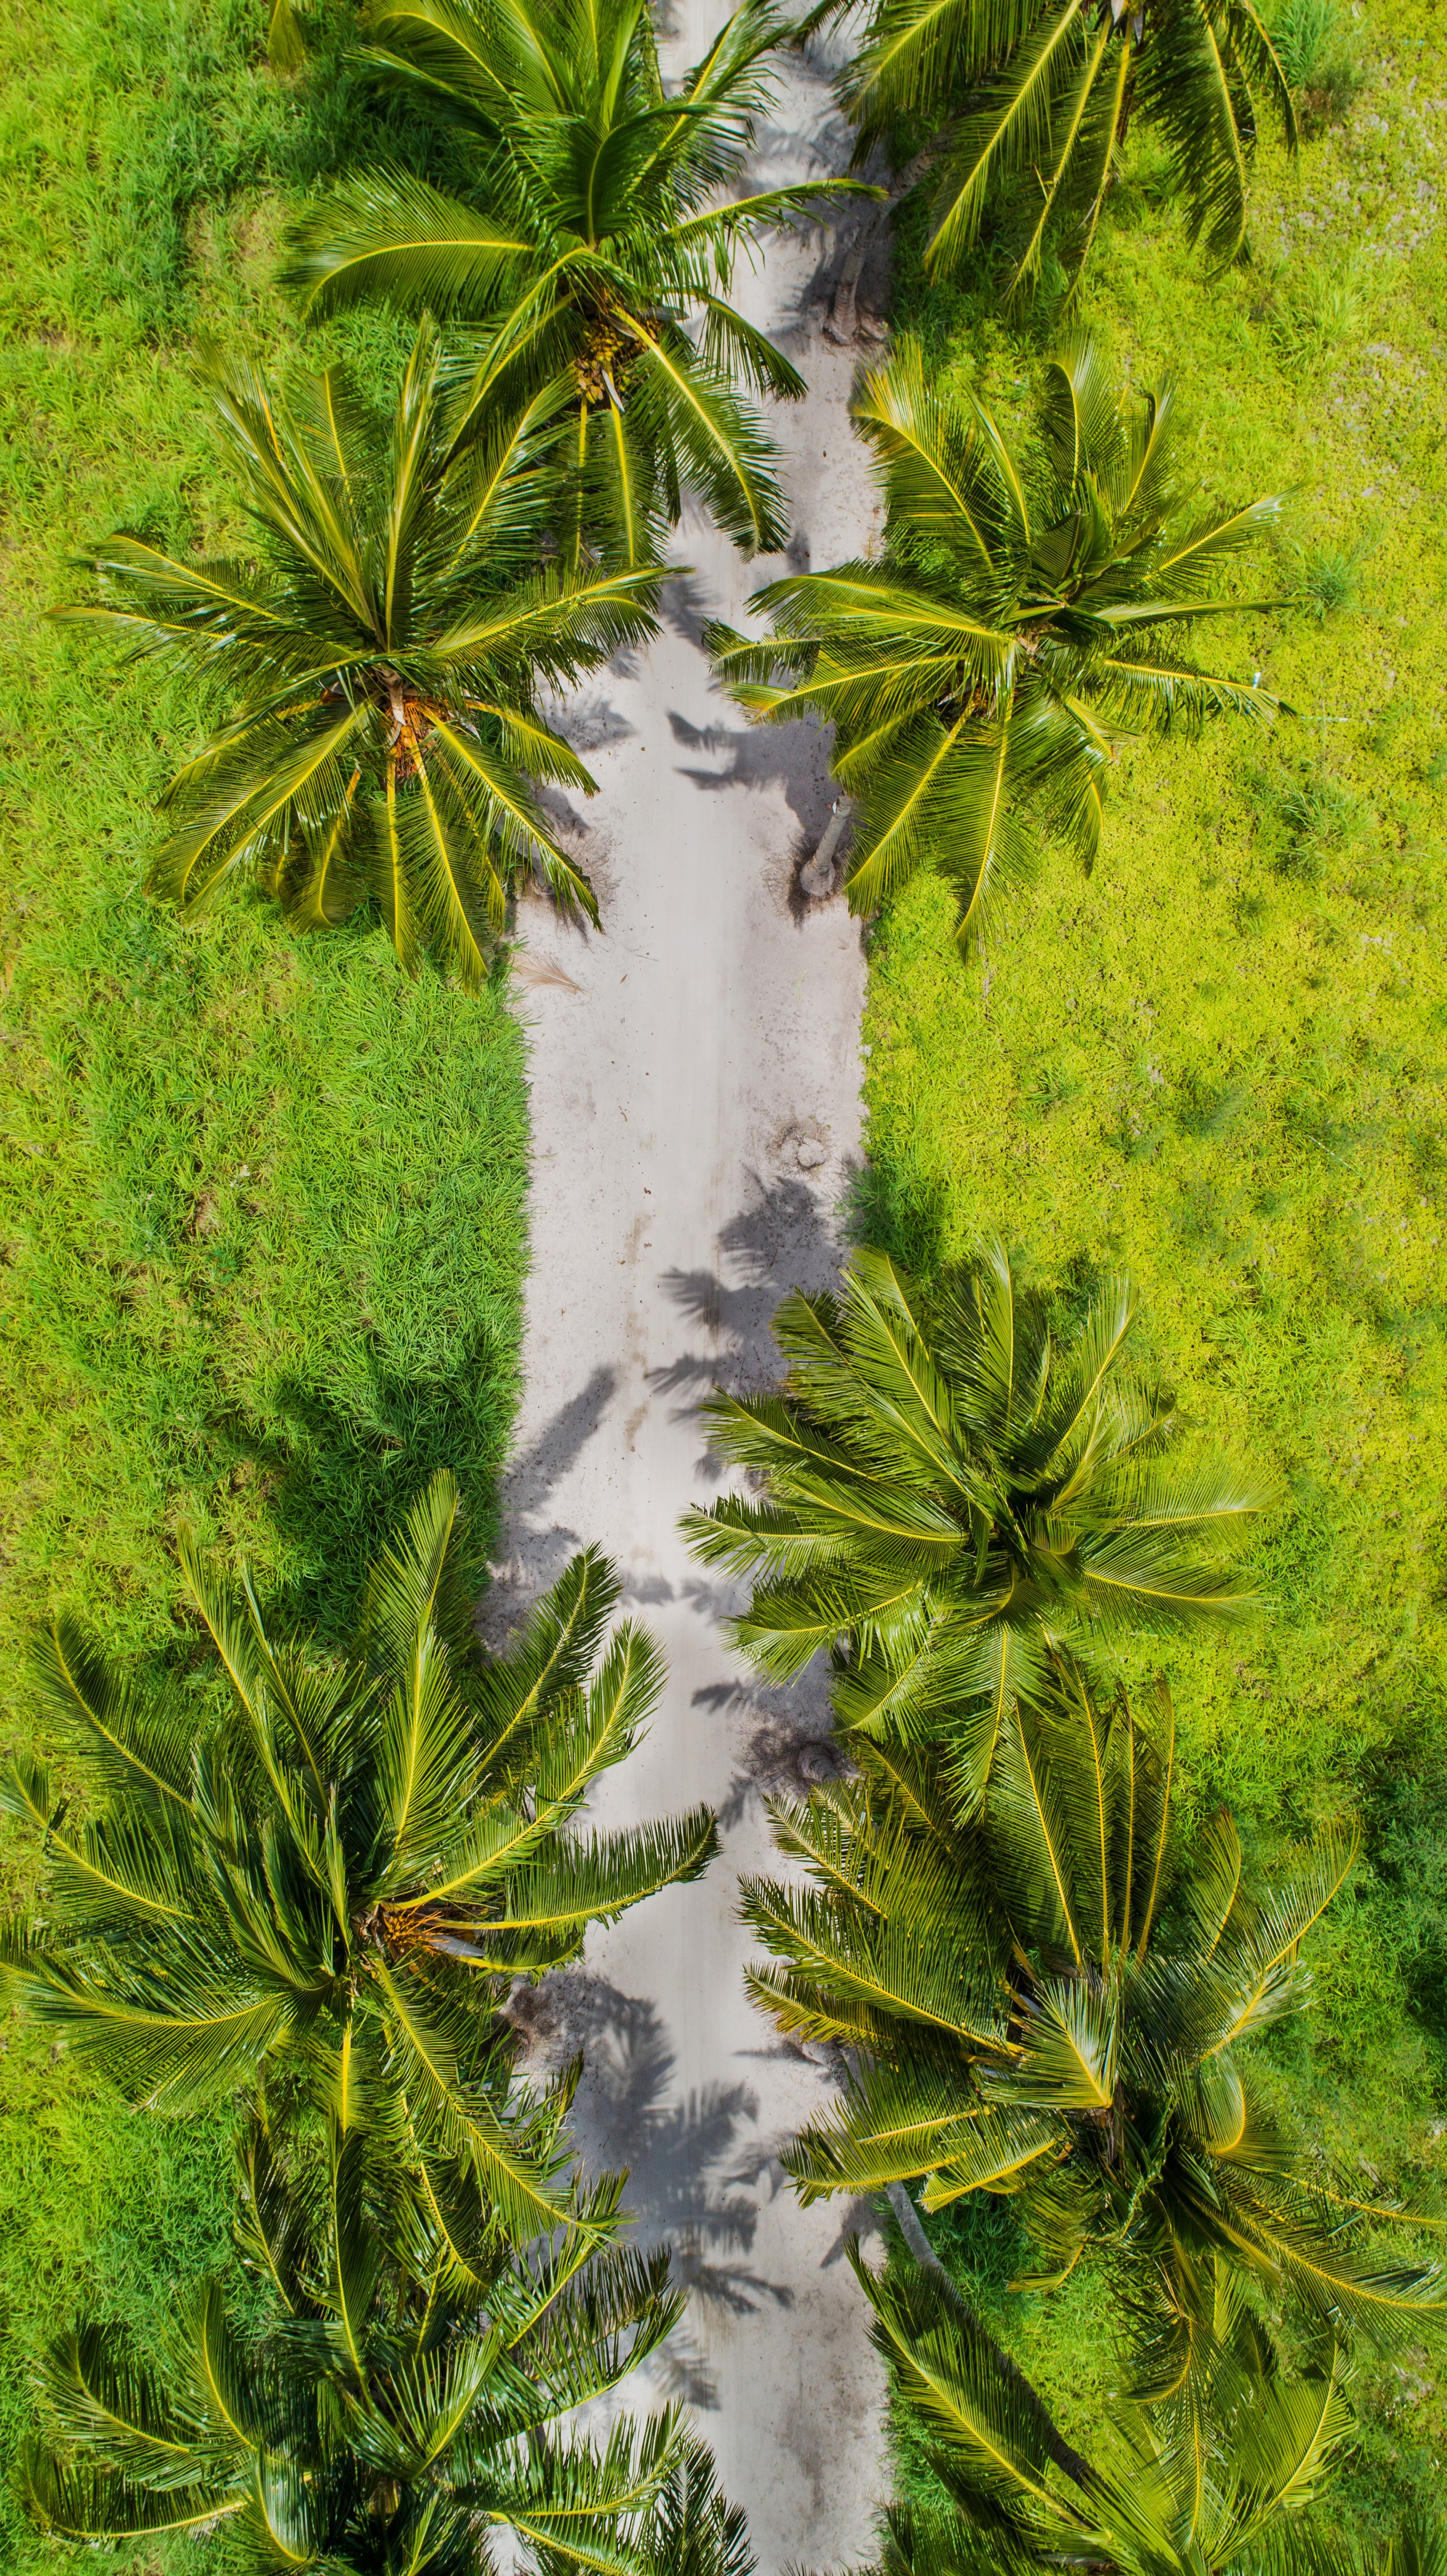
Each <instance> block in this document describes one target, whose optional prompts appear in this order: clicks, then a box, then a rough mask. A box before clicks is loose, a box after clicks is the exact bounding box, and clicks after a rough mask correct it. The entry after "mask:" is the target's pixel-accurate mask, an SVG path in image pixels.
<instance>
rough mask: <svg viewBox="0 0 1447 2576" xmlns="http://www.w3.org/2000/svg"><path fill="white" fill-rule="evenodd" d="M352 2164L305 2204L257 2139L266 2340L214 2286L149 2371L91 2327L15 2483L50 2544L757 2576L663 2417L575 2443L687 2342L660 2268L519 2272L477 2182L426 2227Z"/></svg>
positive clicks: (389, 2573) (662, 2264)
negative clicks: (615, 2394) (169, 2539)
mask: <svg viewBox="0 0 1447 2576" xmlns="http://www.w3.org/2000/svg"><path fill="white" fill-rule="evenodd" d="M360 2144H361V2141H360V2139H359V2138H358V2136H357V2133H356V2132H352V2133H350V2134H340V2133H338V2132H337V2131H335V2130H334V2131H333V2133H332V2136H331V2139H330V2141H329V2148H328V2152H327V2154H326V2155H325V2157H324V2158H323V2160H322V2165H321V2169H320V2170H319V2171H317V2172H315V2173H313V2174H312V2175H310V2176H308V2177H307V2178H306V2185H307V2187H306V2188H305V2189H304V2190H303V2189H297V2188H295V2187H293V2186H292V2184H291V2183H290V2181H289V2180H283V2178H282V2176H281V2174H280V2173H279V2172H278V2169H277V2166H276V2164H275V2162H274V2160H273V2158H272V2155H271V2152H270V2144H269V2140H268V2139H267V2137H266V2134H265V2132H264V2130H263V2131H253V2133H252V2135H251V2137H250V2139H249V2141H248V2146H247V2151H246V2155H245V2158H244V2164H245V2173H244V2183H245V2192H244V2200H243V2210H244V2217H243V2222H242V2226H241V2228H240V2230H239V2241H240V2245H241V2249H242V2251H243V2253H244V2254H245V2255H246V2256H247V2257H248V2258H249V2259H250V2261H251V2263H252V2264H253V2265H254V2266H255V2268H256V2270H257V2272H258V2274H259V2275H260V2278H261V2281H262V2284H263V2285H264V2293H265V2297H266V2304H265V2306H264V2309H263V2313H262V2321H261V2322H260V2323H259V2324H257V2323H255V2322H253V2321H248V2320H244V2319H243V2318H242V2317H238V2315H237V2314H235V2313H234V2312H230V2311H229V2310H228V2305H227V2300H226V2297H225V2294H224V2289H223V2285H222V2284H221V2282H220V2281H218V2280H212V2281H210V2282H207V2283H205V2284H204V2285H203V2286H202V2287H201V2289H200V2290H199V2291H198V2292H197V2293H196V2294H195V2296H194V2297H192V2298H191V2299H190V2300H188V2301H186V2302H185V2303H183V2304H181V2305H179V2306H178V2307H177V2308H176V2310H175V2311H174V2313H173V2315H172V2317H171V2319H170V2322H169V2325H168V2327H167V2328H166V2329H165V2330H164V2331H163V2333H162V2335H161V2336H160V2338H159V2339H158V2342H157V2344H156V2346H155V2348H153V2349H146V2350H144V2351H143V2350H141V2349H139V2348H138V2347H137V2345H136V2343H135V2341H134V2340H133V2338H132V2337H131V2336H130V2335H129V2334H128V2333H126V2332H125V2331H124V2330H122V2329H119V2328H116V2327H114V2326H108V2325H103V2324H95V2323H90V2324H84V2325H82V2326H81V2327H80V2328H79V2329H78V2330H77V2331H76V2332H74V2333H72V2334H69V2335H67V2336H65V2337H63V2338H62V2339H61V2341H60V2342H59V2343H58V2344H57V2345H56V2346H55V2347H54V2348H53V2349H52V2351H51V2353H50V2354H49V2356H48V2357H47V2360H46V2362H45V2364H44V2366H43V2369H42V2372H41V2392H42V2397H43V2399H44V2401H45V2404H46V2411H47V2414H48V2416H49V2418H50V2431H49V2436H48V2438H47V2439H46V2440H44V2441H42V2442H40V2443H36V2444H33V2445H32V2446H31V2448H30V2450H29V2452H28V2455H27V2456H26V2459H25V2461H24V2464H23V2467H22V2479H21V2484H22V2493H23V2494H24V2496H25V2499H26V2501H27V2503H28V2505H29V2508H30V2511H31V2514H32V2516H33V2518H34V2519H35V2520H36V2521H37V2522H38V2523H39V2524H40V2526H41V2528H42V2529H43V2530H46V2531H48V2532H51V2533H53V2534H55V2535H57V2536H59V2537H64V2538H68V2539H80V2538H102V2539H118V2538H130V2537H132V2536H136V2535H142V2534H144V2535H148V2536H155V2535H159V2534H162V2533H184V2532H187V2531H195V2530H197V2529H198V2528H199V2529H205V2528H207V2527H209V2526H212V2525H229V2526H230V2527H231V2528H232V2529H233V2530H235V2531H236V2532H237V2533H238V2535H239V2536H241V2537H242V2539H243V2542H244V2543H245V2544H249V2547H248V2553H247V2564H248V2565H255V2566H258V2567H261V2568H268V2569H269V2568H276V2569H294V2568H307V2567H316V2568H319V2569H320V2568H325V2569H327V2570H333V2571H338V2570H343V2569H347V2570H355V2571H357V2576H400V2571H402V2570H410V2569H415V2570H418V2571H420V2570H421V2569H422V2568H423V2567H426V2568H427V2569H429V2570H431V2571H433V2576H483V2571H484V2570H486V2569H487V2568H488V2567H490V2566H491V2565H492V2564H493V2563H494V2560H493V2551H494V2548H495V2545H496V2540H497V2538H498V2536H499V2535H501V2534H502V2533H503V2532H507V2533H509V2534H510V2535H511V2537H512V2540H513V2543H514V2545H515V2548H516V2549H517V2550H518V2552H519V2553H520V2555H521V2558H522V2560H523V2562H524V2563H525V2564H527V2565H529V2566H532V2567H534V2568H537V2569H543V2570H547V2571H550V2576H558V2571H561V2570H563V2569H570V2568H587V2569H590V2570H594V2571H597V2570H600V2569H608V2570H610V2571H617V2576H651V2571H653V2570H654V2569H655V2568H656V2569H658V2570H659V2576H662V2571H664V2570H665V2569H669V2568H672V2567H674V2566H676V2565H678V2564H679V2563H680V2562H679V2560H678V2559H677V2558H670V2557H669V2556H668V2555H667V2551H668V2549H669V2547H670V2546H671V2545H673V2544H674V2543H676V2542H677V2541H678V2540H679V2538H680V2537H682V2538H683V2540H684V2541H685V2543H687V2544H691V2545H692V2548H693V2551H694V2554H695V2556H696V2558H697V2561H698V2566H699V2570H700V2576H747V2570H748V2567H749V2565H750V2561H749V2559H748V2555H747V2552H746V2550H745V2549H744V2548H743V2547H742V2546H741V2532H740V2525H741V2517H740V2516H739V2515H738V2514H737V2512H735V2511H733V2510H731V2509H730V2508H729V2507H728V2506H727V2505H725V2504H724V2502H723V2500H722V2498H721V2497H720V2496H719V2495H718V2493H717V2490H716V2487H715V2483H714V2476H713V2463H712V2461H711V2459H710V2457H709V2454H708V2453H707V2451H706V2450H704V2449H703V2447H702V2445H701V2444H699V2443H698V2442H696V2441H695V2440H693V2439H691V2438H690V2437H689V2435H688V2433H687V2431H686V2429H685V2427H684V2425H683V2424H682V2422H681V2421H680V2419H679V2417H678V2415H677V2414H676V2412H675V2411H674V2410H672V2409H669V2410H666V2411H665V2412H663V2413H662V2414H659V2415H656V2416H654V2417H652V2418H651V2419H649V2421H648V2422H647V2423H645V2424H644V2425H643V2426H641V2427H640V2426H636V2425H634V2424H633V2423H631V2422H630V2421H629V2419H628V2418H627V2417H626V2416H625V2417H623V2418H622V2419H621V2420H619V2421H618V2422H617V2423H616V2424H615V2425H614V2427H613V2430H612V2432H611V2434H610V2435H609V2436H608V2438H607V2439H606V2440H605V2441H602V2442H592V2441H589V2440H587V2439H585V2438H583V2437H582V2436H581V2435H580V2434H579V2432H578V2430H577V2429H576V2426H575V2425H571V2426H570V2425H567V2424H565V2423H564V2422H563V2421H562V2420H561V2419H563V2418H565V2417H567V2416H569V2415H570V2414H572V2412H573V2410H575V2409H576V2408H578V2407H581V2406H586V2405H588V2404H589V2403H591V2402H592V2401H594V2400H596V2399H598V2398H600V2397H603V2396H606V2395H607V2394H608V2393H609V2392H611V2391H612V2390H614V2389H615V2388H617V2387H618V2385H619V2383H620V2382H621V2381H622V2379H623V2378H624V2377H625V2376H626V2374H627V2373H628V2371H630V2370H631V2369H633V2368H634V2367H635V2366H636V2365H637V2364H638V2363H639V2362H640V2361H642V2360H644V2359H645V2358H646V2357H647V2355H648V2353H650V2352H651V2351H652V2350H654V2349H655V2347H656V2346H657V2345H658V2343H659V2342H660V2341H661V2340H662V2338H663V2337H664V2336H665V2335H666V2334H667V2333H668V2331H669V2329H670V2327H671V2326H672V2324H673V2323H674V2322H675V2320H676V2318H677V2316H678V2313H679V2310H680V2308H681V2305H682V2301H681V2299H680V2298H679V2296H678V2295H677V2294H676V2293H674V2292H672V2291H670V2289H669V2287H668V2281H667V2274H668V2257H667V2255H666V2253H663V2254H657V2255H654V2256H652V2257H650V2258H647V2259H643V2258H640V2257H639V2256H637V2255H635V2254H630V2253H624V2252H618V2251H614V2252H610V2253H607V2254H601V2255H600V2254H597V2253H592V2254H588V2253H587V2252H586V2249H584V2248H580V2244H579V2241H578V2239H577V2238H576V2237H574V2238H572V2239H570V2240H568V2241H565V2242H564V2243H563V2244H562V2245H561V2246H558V2245H557V2244H548V2243H546V2242H544V2243H540V2244H537V2245H535V2246H532V2247H530V2248H529V2249H528V2250H527V2251H526V2253H523V2254H519V2253H518V2252H516V2251H514V2250H513V2249H512V2248H510V2247H508V2246H507V2245H506V2244H505V2243H504V2242H503V2241H502V2240H501V2239H500V2238H499V2235H498V2231H497V2229H496V2226H495V2224H494V2223H493V2222H492V2217H491V2213H490V2211H489V2209H488V2206H487V2203H486V2200H485V2199H484V2198H482V2197H481V2196H480V2195H479V2194H478V2192H477V2190H476V2185H475V2182H474V2183H469V2181H468V2179H467V2177H465V2176H464V2175H462V2174H455V2175H454V2176H453V2178H452V2179H453V2186H454V2187H453V2190H452V2193H451V2197H450V2199H449V2201H448V2203H447V2205H446V2206H445V2208H444V2207H443V2206H441V2205H438V2206H437V2207H433V2208H427V2209H425V2210H418V2209H417V2208H416V2207H415V2206H414V2205H411V2204H408V2203H406V2202H401V2203H399V2202H398V2200H397V2198H396V2196H395V2194H389V2193H388V2192H387V2191H386V2190H385V2188H384V2189H382V2190H381V2191H379V2190H378V2187H377V2186H378V2184H379V2182H380V2181H381V2180H382V2177H380V2176H379V2174H378V2171H377V2168H376V2166H375V2164H372V2163H369V2162H368V2160H367V2159H366V2158H365V2157H364V2156H362V2155H361V2154H360V2153H359V2148H360ZM253 2304H254V2303H253Z"/></svg>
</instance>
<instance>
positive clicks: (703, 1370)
mask: <svg viewBox="0 0 1447 2576" xmlns="http://www.w3.org/2000/svg"><path fill="white" fill-rule="evenodd" d="M748 1178H749V1198H748V1201H747V1203H746V1204H745V1205H744V1206H743V1207H742V1208H740V1209H739V1210H738V1212H737V1214H736V1215H734V1216H732V1217H730V1218H729V1219H728V1221H727V1222H726V1223H725V1224H724V1225H723V1226H722V1227H721V1228H720V1230H719V1234H718V1238H717V1241H718V1264H717V1267H716V1269H714V1270H672V1271H667V1272H665V1274H664V1281H663V1284H664V1287H665V1289H666V1291H667V1293H668V1296H669V1297H670V1299H671V1300H672V1302H673V1303H674V1305H676V1306H677V1307H678V1308H679V1309H680V1310H681V1312H682V1313H683V1314H684V1315H685V1316H686V1317H687V1319H688V1320H689V1322H690V1323H692V1324H694V1325H697V1326H698V1327H700V1328H701V1331H702V1333H703V1334H704V1335H705V1336H706V1337H707V1343H708V1347H707V1348H704V1349H693V1350H685V1351H681V1352H680V1353H679V1355H678V1357H677V1358H676V1359H674V1360H672V1361H670V1362H669V1364H668V1366H667V1367H666V1368H660V1369H653V1370H651V1371H650V1373H649V1381H648V1382H649V1385H650V1387H651V1388H652V1389H653V1391H654V1392H655V1393H656V1394H660V1395H668V1394H678V1395H682V1396H684V1397H686V1398H687V1402H686V1403H685V1404H683V1405H682V1406H681V1407H680V1418H681V1416H682V1415H683V1414H684V1413H687V1412H689V1411H691V1410H692V1408H693V1406H694V1405H695V1404H697V1403H698V1402H699V1401H700V1399H701V1398H702V1397H703V1396H705V1395H707V1394H708V1392H709V1390H710V1388H711V1387H714V1386H723V1387H726V1388H727V1389H728V1391H729V1393H730V1394H732V1395H741V1394H744V1393H746V1392H750V1393H751V1392H753V1391H755V1390H757V1389H758V1388H760V1387H767V1386H771V1385H774V1384H775V1383H776V1382H777V1380H778V1378H779V1375H780V1362H779V1351H778V1345H777V1343H776V1342H775V1340H774V1337H773V1332H772V1329H771V1327H772V1324H773V1319H774V1314H775V1311H776V1309H777V1307H778V1304H779V1300H780V1299H781V1298H782V1297H784V1296H785V1295H787V1293H788V1291H789V1290H790V1289H791V1288H805V1289H809V1290H811V1291H813V1290H819V1289H830V1288H833V1287H834V1286H835V1285H836V1284H837V1280H838V1275H839V1265H840V1260H841V1257H842V1256H841V1252H840V1246H839V1242H838V1238H837V1234H836V1232H835V1229H834V1226H833V1224H832V1223H831V1221H830V1219H831V1208H830V1203H829V1201H828V1200H827V1199H826V1198H825V1197H824V1196H823V1195H822V1194H821V1193H820V1192H818V1191H816V1190H814V1189H812V1188H811V1187H810V1186H809V1184H808V1182H807V1181H805V1180H804V1179H803V1178H802V1177H796V1176H794V1175H792V1174H789V1173H784V1174H783V1175H781V1176H780V1177H779V1178H777V1179H775V1180H768V1179H765V1178H764V1177H763V1175H762V1174H760V1173H759V1172H758V1171H751V1172H750V1174H749V1176H748ZM844 1178H845V1187H846V1191H848V1190H849V1189H850V1188H851V1187H852V1182H853V1174H852V1170H849V1171H846V1173H845V1176H844Z"/></svg>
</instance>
